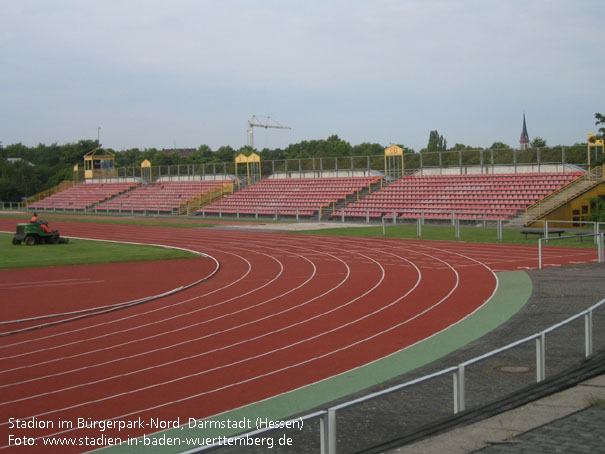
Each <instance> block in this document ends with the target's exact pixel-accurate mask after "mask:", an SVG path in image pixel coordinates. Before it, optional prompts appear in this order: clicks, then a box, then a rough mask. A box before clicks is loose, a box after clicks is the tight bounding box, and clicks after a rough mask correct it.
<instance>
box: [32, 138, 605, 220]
mask: <svg viewBox="0 0 605 454" xmlns="http://www.w3.org/2000/svg"><path fill="white" fill-rule="evenodd" d="M87 158H88V159H93V162H92V164H91V165H88V166H86V165H85V167H86V168H88V167H92V168H93V171H88V170H85V171H84V172H82V171H81V170H80V174H74V180H75V181H84V183H80V184H74V183H63V184H62V185H60V186H59V187H57V188H52V189H51V190H48V191H46V192H45V193H41V194H38V195H36V196H34V197H32V198H30V199H28V200H27V202H26V205H27V208H28V209H31V210H34V209H38V210H48V211H53V210H57V211H84V212H86V211H100V212H107V213H109V212H112V213H122V212H123V213H132V214H134V213H139V214H141V213H142V214H158V215H159V214H162V215H182V214H188V215H195V214H197V215H202V216H216V215H218V216H220V217H222V216H233V217H240V216H244V217H246V216H247V217H250V216H254V217H256V218H258V217H272V218H278V217H296V219H299V217H300V218H303V219H305V218H306V219H315V220H339V221H340V220H342V221H346V220H351V221H359V220H364V221H365V222H366V223H369V222H371V220H379V219H381V218H387V219H393V220H398V219H415V218H422V219H435V220H438V219H448V218H454V217H455V218H457V219H461V220H469V221H472V220H478V219H482V220H484V222H485V221H487V220H507V219H508V220H509V221H510V222H509V224H510V223H511V222H512V223H513V224H514V223H517V224H518V222H517V221H519V222H520V219H521V217H520V216H518V214H519V212H521V211H522V210H525V216H524V217H523V220H524V221H525V224H527V225H530V224H532V223H533V222H535V221H537V220H538V219H540V218H541V217H544V215H545V214H548V213H553V215H552V216H555V217H556V218H558V219H569V220H570V221H571V220H573V222H577V223H581V222H582V220H583V219H584V218H585V217H586V216H588V215H589V213H590V206H587V204H588V202H587V201H586V200H588V198H589V197H598V196H600V195H602V190H603V188H604V187H605V186H604V185H602V184H601V182H602V179H603V177H602V169H601V168H600V167H598V168H594V169H590V168H589V169H588V170H589V172H587V171H586V169H585V167H586V165H585V164H582V162H580V161H578V160H577V158H578V156H575V155H574V158H576V161H577V162H576V163H570V162H569V160H568V159H569V158H570V155H569V154H567V153H566V152H565V150H564V149H563V148H561V149H560V150H549V151H548V152H546V151H544V152H541V151H540V150H539V149H538V150H524V151H523V150H504V151H498V150H477V151H465V152H464V153H462V152H439V153H411V154H404V153H403V150H402V149H400V148H399V147H397V146H391V147H389V148H387V149H385V154H384V156H345V157H338V158H335V157H326V158H305V159H293V160H281V161H279V160H278V161H263V162H261V160H260V157H259V156H258V155H256V154H251V155H250V156H249V157H246V156H244V155H242V154H240V155H239V156H238V157H236V159H235V161H234V162H231V163H228V162H226V163H208V164H201V165H186V166H178V165H177V166H159V167H152V166H151V163H150V162H149V161H144V162H143V163H141V165H140V167H138V168H137V167H133V168H116V167H115V166H113V165H106V166H105V167H106V169H105V170H103V169H101V170H97V171H94V168H95V161H94V159H99V160H100V159H101V158H103V159H106V160H109V161H111V160H112V159H113V155H111V154H108V155H107V156H105V155H103V156H97V155H94V156H92V157H91V156H87ZM437 163H438V165H435V164H437ZM76 169H77V166H76ZM76 169H74V170H76ZM87 172H88V173H87ZM99 172H101V173H99ZM261 174H262V177H261ZM226 185H228V186H229V188H228V189H227V190H226V189H225V188H226V187H227V186H226ZM219 187H222V189H220V191H219ZM561 188H564V192H565V194H562V195H561V194H558V193H560V192H561ZM599 188H600V189H599ZM570 189H572V190H570ZM544 201H547V203H543V202H544ZM532 207H533V208H532ZM534 208H535V209H534ZM529 211H531V213H529ZM534 212H535V213H534ZM528 213H529V215H528ZM578 213H579V214H578ZM513 218H516V219H515V220H513ZM511 225H512V224H511Z"/></svg>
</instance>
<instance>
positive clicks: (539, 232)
mask: <svg viewBox="0 0 605 454" xmlns="http://www.w3.org/2000/svg"><path fill="white" fill-rule="evenodd" d="M521 233H522V234H523V235H525V239H527V235H540V237H543V236H544V229H533V230H521ZM564 233H565V230H563V229H548V235H549V236H550V235H553V234H557V235H559V236H561V235H563V234H564Z"/></svg>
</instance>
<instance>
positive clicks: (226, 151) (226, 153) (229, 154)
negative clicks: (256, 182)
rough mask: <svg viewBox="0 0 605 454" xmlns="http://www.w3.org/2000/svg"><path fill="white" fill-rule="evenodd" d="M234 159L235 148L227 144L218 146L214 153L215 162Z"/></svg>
mask: <svg viewBox="0 0 605 454" xmlns="http://www.w3.org/2000/svg"><path fill="white" fill-rule="evenodd" d="M234 159H235V150H234V149H233V148H231V147H230V146H229V145H224V146H222V147H220V148H219V149H218V150H216V152H215V153H214V161H215V162H232V161H233V160H234Z"/></svg>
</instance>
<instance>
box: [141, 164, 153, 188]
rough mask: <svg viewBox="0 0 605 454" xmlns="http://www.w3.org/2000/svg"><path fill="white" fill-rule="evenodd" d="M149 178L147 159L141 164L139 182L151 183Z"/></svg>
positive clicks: (149, 167)
mask: <svg viewBox="0 0 605 454" xmlns="http://www.w3.org/2000/svg"><path fill="white" fill-rule="evenodd" d="M151 176H152V175H151V162H149V159H145V160H144V161H143V162H141V180H143V181H145V182H146V183H151Z"/></svg>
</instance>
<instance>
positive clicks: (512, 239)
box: [296, 224, 596, 248]
mask: <svg viewBox="0 0 605 454" xmlns="http://www.w3.org/2000/svg"><path fill="white" fill-rule="evenodd" d="M296 233H304V234H307V235H332V236H360V237H372V238H407V239H418V236H417V234H418V232H417V226H416V224H413V225H409V224H397V225H393V224H388V225H387V224H385V234H384V235H383V231H382V226H372V227H342V228H332V229H319V230H299V231H297V232H296ZM565 235H574V233H573V232H571V231H570V232H568V233H565ZM555 238H556V236H555ZM420 239H423V240H438V241H470V242H476V243H498V234H497V231H496V229H495V228H493V227H490V228H483V227H462V226H461V227H460V239H456V231H455V229H454V227H452V226H445V225H443V226H436V225H423V226H422V236H421V238H420ZM502 243H508V244H527V245H532V246H536V245H537V244H538V238H537V237H536V236H533V235H532V236H530V237H529V238H527V239H525V237H524V235H523V234H522V233H521V231H520V230H503V231H502ZM543 245H545V246H575V247H587V248H591V247H592V248H596V245H595V244H594V241H593V238H592V237H586V238H582V237H578V236H575V237H574V238H570V239H563V240H555V241H551V242H543Z"/></svg>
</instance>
